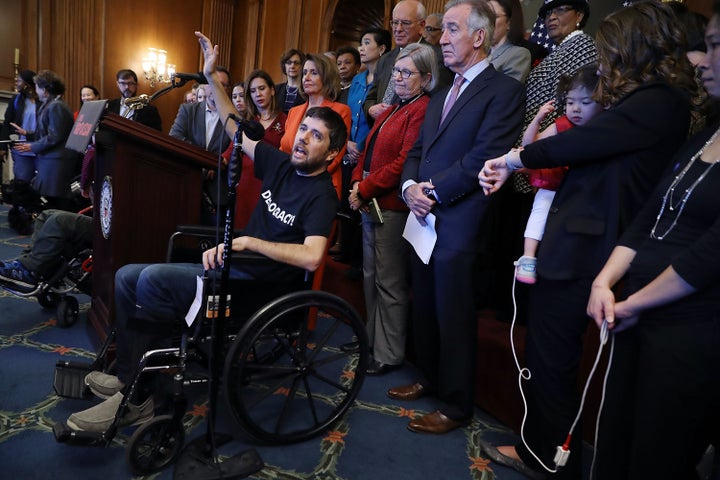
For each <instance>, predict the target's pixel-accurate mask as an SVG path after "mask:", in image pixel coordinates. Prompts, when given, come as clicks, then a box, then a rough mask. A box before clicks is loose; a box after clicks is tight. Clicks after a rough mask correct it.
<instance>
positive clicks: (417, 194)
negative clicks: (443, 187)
mask: <svg viewBox="0 0 720 480" xmlns="http://www.w3.org/2000/svg"><path fill="white" fill-rule="evenodd" d="M426 190H430V191H432V190H435V186H434V185H433V184H432V183H430V182H420V183H415V184H413V185H410V186H409V187H408V188H406V189H405V191H404V192H403V198H404V199H405V204H406V205H407V206H408V208H409V209H410V211H411V212H412V213H413V215H415V218H417V221H418V223H420V225H422V226H423V227H424V226H426V225H427V222H426V221H425V217H426V216H427V214H428V213H430V210H432V208H433V206H435V203H436V202H435V200H433V199H432V198H430V197H428V196H427V195H426V194H425V191H426Z"/></svg>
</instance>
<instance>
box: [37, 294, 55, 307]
mask: <svg viewBox="0 0 720 480" xmlns="http://www.w3.org/2000/svg"><path fill="white" fill-rule="evenodd" d="M60 299H61V297H60V294H58V293H55V292H50V291H45V292H41V293H39V294H38V296H37V300H38V303H39V304H40V306H41V307H43V308H55V307H57V306H58V304H59V303H60Z"/></svg>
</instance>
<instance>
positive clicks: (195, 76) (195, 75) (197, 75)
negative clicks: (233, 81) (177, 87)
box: [173, 72, 208, 85]
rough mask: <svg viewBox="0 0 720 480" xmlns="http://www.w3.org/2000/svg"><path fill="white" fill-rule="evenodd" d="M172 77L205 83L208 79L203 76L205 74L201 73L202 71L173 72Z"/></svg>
mask: <svg viewBox="0 0 720 480" xmlns="http://www.w3.org/2000/svg"><path fill="white" fill-rule="evenodd" d="M173 77H175V78H178V79H180V80H185V81H186V82H187V81H190V80H193V81H195V82H197V83H200V84H203V85H207V83H208V81H207V78H205V75H203V73H202V72H197V73H174V74H173Z"/></svg>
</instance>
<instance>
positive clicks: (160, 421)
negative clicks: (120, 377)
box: [54, 229, 368, 475]
mask: <svg viewBox="0 0 720 480" xmlns="http://www.w3.org/2000/svg"><path fill="white" fill-rule="evenodd" d="M200 230H203V229H200ZM189 234H190V235H193V236H197V235H199V234H198V232H197V231H190V232H189ZM240 257H241V258H240V260H239V261H253V262H255V261H264V257H261V256H258V255H248V254H242V255H241V256H240ZM236 261H238V259H237V258H234V259H233V260H232V262H236ZM321 268H322V267H321ZM321 273H322V271H320V272H319V274H321ZM317 274H318V272H316V275H317ZM232 283H233V285H232V287H231V289H230V291H229V295H228V296H225V297H222V296H221V297H218V296H217V295H211V294H208V292H207V289H206V294H205V295H204V298H205V300H204V305H203V307H202V309H201V310H202V315H201V318H199V319H196V320H195V323H194V324H193V327H192V329H190V328H185V329H184V330H185V331H183V332H180V335H179V336H177V337H176V341H177V343H175V344H174V345H173V346H170V347H168V348H158V349H155V350H151V351H148V352H146V354H145V355H144V356H143V357H142V359H141V361H140V364H139V366H138V368H137V370H136V373H135V376H134V378H133V379H132V381H130V382H128V385H126V387H125V391H124V392H123V393H124V394H125V397H124V399H125V400H124V401H123V403H122V404H121V405H120V407H119V408H118V411H117V413H116V416H115V421H114V423H113V424H112V426H111V427H110V428H109V429H108V430H107V431H106V432H102V433H91V432H82V431H74V430H71V429H70V428H69V427H67V425H65V424H64V423H59V424H56V425H55V427H54V433H55V437H56V440H57V441H58V442H61V443H68V444H74V445H85V446H107V445H109V444H110V442H111V441H112V440H113V438H114V437H115V435H116V434H117V432H118V429H119V420H120V418H122V416H123V414H124V412H125V408H126V404H127V399H128V398H130V397H131V396H132V393H133V389H134V388H135V386H136V385H137V383H138V380H139V379H140V376H141V375H146V374H148V373H151V372H165V373H169V374H170V375H171V377H172V380H171V381H170V383H171V385H170V387H169V388H165V390H167V391H169V393H168V394H167V397H166V398H167V401H166V402H163V403H164V404H165V405H166V406H169V407H170V408H169V410H170V411H169V412H167V413H165V414H161V415H156V416H155V417H154V418H153V419H152V420H150V421H149V422H147V423H145V424H143V425H141V426H139V427H138V428H137V430H135V432H134V433H133V434H132V436H131V438H130V440H129V441H128V444H127V448H126V459H127V462H128V464H129V466H130V469H131V471H132V472H133V474H135V475H148V474H152V473H155V472H158V471H160V470H162V469H164V468H165V467H167V466H168V465H170V464H172V463H174V462H176V460H178V458H179V457H180V456H181V451H182V450H183V444H184V437H185V431H184V427H183V417H184V416H185V414H186V411H187V403H188V402H187V398H186V393H185V390H186V388H187V387H190V386H196V385H209V386H210V388H209V391H210V395H211V396H215V397H217V396H218V393H219V392H222V394H223V397H224V400H225V405H226V406H227V408H228V410H229V411H230V412H231V414H232V417H233V418H234V420H235V421H236V422H237V424H238V425H239V427H240V429H241V431H242V432H244V434H246V435H247V436H249V437H250V438H251V439H252V440H253V441H256V442H261V443H268V444H287V443H294V442H301V441H304V440H307V439H309V438H312V437H314V436H316V435H320V434H321V433H323V432H325V431H326V430H327V429H328V428H329V427H330V426H331V425H333V424H334V423H335V422H336V421H338V420H339V419H340V418H341V417H342V416H343V415H344V414H345V413H346V412H347V410H348V409H349V408H350V407H351V406H352V404H353V402H354V400H355V398H356V397H357V395H358V393H359V391H360V388H361V386H362V383H363V379H364V376H365V369H366V366H367V362H368V346H367V345H368V343H367V342H368V341H367V336H366V333H365V326H364V323H363V322H362V320H361V319H360V317H359V315H358V313H357V312H356V311H355V309H354V308H353V307H351V306H350V305H349V304H348V303H347V302H346V301H344V300H343V299H341V298H339V297H337V296H335V295H332V294H330V293H327V292H323V291H319V290H312V289H310V288H311V286H312V277H311V276H308V277H306V279H305V281H304V282H303V283H302V284H301V285H298V284H294V283H287V284H286V283H284V282H272V283H270V282H257V281H252V282H248V281H233V282H232ZM210 293H217V292H210ZM222 298H225V299H226V300H225V302H223V301H221V300H222ZM228 298H229V301H228V300H227V299H228ZM223 304H224V305H223ZM219 309H220V310H219ZM219 312H223V313H224V315H222V316H225V317H226V318H225V319H224V320H223V321H222V322H217V321H214V320H216V319H215V317H217V316H218V313H219ZM355 339H357V340H358V344H359V346H358V348H357V349H354V350H352V351H345V350H347V349H345V350H343V349H341V348H340V346H341V345H344V344H347V343H350V342H352V341H354V340H355ZM109 341H110V338H109V339H108V342H109ZM108 342H106V345H104V346H103V349H102V351H103V352H105V351H107V346H108ZM103 357H104V353H103V354H101V355H99V356H98V359H97V360H96V361H95V362H94V363H93V364H92V365H78V364H70V363H68V362H64V361H59V362H58V365H57V367H56V372H55V380H54V387H55V390H56V392H57V393H58V395H60V396H64V397H72V398H87V397H90V396H91V394H90V392H89V391H88V389H87V387H86V385H85V384H84V381H83V379H84V376H85V375H86V374H87V373H88V372H89V371H90V370H92V369H100V370H102V369H103V368H109V365H108V362H107V361H105V360H104V358H103ZM191 365H193V366H196V365H200V366H201V367H202V368H201V369H200V373H198V369H197V368H196V369H195V370H193V368H190V366H191ZM214 403H215V400H214V399H212V398H211V399H210V405H211V413H210V414H211V415H214V414H215V413H214V410H215V408H214V406H213V405H214ZM213 423H214V417H213V418H209V419H208V429H209V430H210V428H211V424H213ZM208 435H210V432H208ZM225 439H226V440H228V439H229V438H227V437H226V438H225ZM238 461H239V462H241V463H242V462H244V463H245V464H246V465H244V466H242V465H241V470H242V469H245V468H247V470H243V471H245V472H250V473H251V472H253V471H257V470H259V469H260V468H262V463H261V461H259V459H258V458H255V457H252V458H251V459H250V460H249V459H248V458H247V457H245V458H241V459H240V460H238ZM258 461H259V462H260V463H258ZM180 463H182V461H181V462H179V464H178V466H177V467H176V474H177V468H180ZM248 463H249V465H247V464H248ZM193 468H195V467H193ZM248 474H249V473H248Z"/></svg>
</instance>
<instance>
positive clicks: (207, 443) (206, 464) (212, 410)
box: [158, 92, 265, 480]
mask: <svg viewBox="0 0 720 480" xmlns="http://www.w3.org/2000/svg"><path fill="white" fill-rule="evenodd" d="M158 93H159V92H158ZM241 135H242V129H241V128H239V126H238V129H237V131H236V132H235V137H234V138H233V146H234V147H233V151H232V156H231V157H230V162H229V164H228V194H227V199H228V207H227V210H226V213H225V229H224V232H223V246H224V249H223V253H222V270H221V273H220V288H219V292H215V288H214V287H215V286H214V283H213V292H212V294H213V295H215V293H218V295H219V300H218V302H217V305H218V306H217V313H216V315H214V316H213V318H212V319H211V327H210V342H211V347H210V355H209V357H210V358H209V362H208V363H209V365H210V378H209V382H208V390H209V392H208V417H207V431H206V433H205V435H204V436H203V437H199V438H197V439H195V440H193V441H192V442H191V443H190V444H188V446H187V447H186V448H185V449H184V450H183V454H181V456H180V458H179V460H178V463H177V464H176V466H175V472H174V476H173V478H174V479H175V480H181V479H193V480H195V479H202V480H214V479H231V478H246V477H247V476H249V475H252V474H253V473H255V472H257V471H259V470H261V469H262V468H263V467H264V466H265V464H264V463H263V461H262V459H261V458H260V455H259V454H258V453H257V451H256V450H255V449H254V448H250V449H248V450H246V451H244V452H241V453H239V454H237V455H234V456H233V457H230V458H228V459H226V460H224V461H219V459H218V458H217V455H216V449H217V444H218V443H219V444H221V445H222V444H225V443H227V442H228V441H230V440H231V439H232V437H231V436H230V435H227V434H223V435H217V434H216V433H215V420H216V418H217V408H216V406H217V403H218V393H219V390H220V373H221V372H222V368H223V358H222V355H221V353H222V351H223V340H224V338H225V321H224V320H225V312H226V308H227V294H228V290H229V288H228V282H229V278H230V262H231V253H232V241H233V227H234V222H235V201H236V197H237V193H236V189H237V184H238V182H239V181H240V175H241V173H242V143H241ZM212 281H213V282H214V281H215V279H213V280H212ZM207 294H208V293H207V292H205V295H206V296H207Z"/></svg>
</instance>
